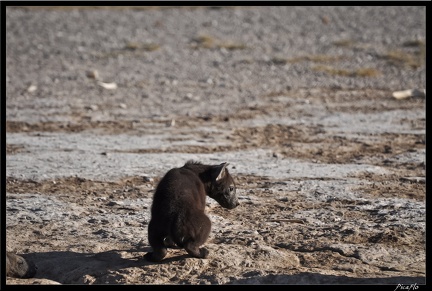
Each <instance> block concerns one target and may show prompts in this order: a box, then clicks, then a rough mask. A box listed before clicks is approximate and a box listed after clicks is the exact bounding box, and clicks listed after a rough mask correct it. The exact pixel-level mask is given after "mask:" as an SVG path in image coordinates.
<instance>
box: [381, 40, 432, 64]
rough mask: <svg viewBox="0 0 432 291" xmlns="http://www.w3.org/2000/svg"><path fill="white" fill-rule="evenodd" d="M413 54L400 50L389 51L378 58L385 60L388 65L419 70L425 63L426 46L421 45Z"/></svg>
mask: <svg viewBox="0 0 432 291" xmlns="http://www.w3.org/2000/svg"><path fill="white" fill-rule="evenodd" d="M418 49H419V50H418V51H417V52H415V53H409V52H405V51H401V50H391V51H389V52H387V53H386V54H383V55H380V56H379V57H380V58H382V59H384V60H386V61H387V62H388V63H389V64H390V65H393V66H401V67H410V68H413V69H417V68H420V67H421V66H423V65H424V64H425V61H426V46H425V45H421V46H419V47H418Z"/></svg>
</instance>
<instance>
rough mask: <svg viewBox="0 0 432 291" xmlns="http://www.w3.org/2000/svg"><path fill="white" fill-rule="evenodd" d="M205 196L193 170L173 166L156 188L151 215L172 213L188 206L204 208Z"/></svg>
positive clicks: (201, 184) (202, 186)
mask: <svg viewBox="0 0 432 291" xmlns="http://www.w3.org/2000/svg"><path fill="white" fill-rule="evenodd" d="M205 198H206V196H205V189H204V185H203V183H202V182H201V180H200V179H199V177H198V176H197V175H196V174H195V173H194V172H192V171H191V170H189V169H185V168H174V169H171V170H169V171H168V172H167V173H166V175H165V176H164V177H163V178H162V180H161V181H160V182H159V184H158V186H157V188H156V191H155V194H154V197H153V205H152V215H154V216H161V215H162V216H163V215H173V214H175V213H178V212H181V211H184V210H185V209H188V208H190V207H192V208H197V209H204V207H205ZM161 209H164V211H161Z"/></svg>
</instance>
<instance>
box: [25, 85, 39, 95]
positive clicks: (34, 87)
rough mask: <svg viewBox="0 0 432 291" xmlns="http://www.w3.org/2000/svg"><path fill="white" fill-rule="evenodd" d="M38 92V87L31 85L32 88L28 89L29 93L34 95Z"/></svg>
mask: <svg viewBox="0 0 432 291" xmlns="http://www.w3.org/2000/svg"><path fill="white" fill-rule="evenodd" d="M36 90H37V86H36V85H30V87H28V88H27V92H29V93H32V92H34V91H36Z"/></svg>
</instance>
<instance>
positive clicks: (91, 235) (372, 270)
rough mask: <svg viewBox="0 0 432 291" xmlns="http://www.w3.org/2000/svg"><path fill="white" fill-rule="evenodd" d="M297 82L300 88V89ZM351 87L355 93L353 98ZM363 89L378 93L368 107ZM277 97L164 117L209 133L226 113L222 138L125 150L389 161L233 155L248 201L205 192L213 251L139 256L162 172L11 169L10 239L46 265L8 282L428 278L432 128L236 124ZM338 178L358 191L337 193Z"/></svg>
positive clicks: (418, 105)
mask: <svg viewBox="0 0 432 291" xmlns="http://www.w3.org/2000/svg"><path fill="white" fill-rule="evenodd" d="M289 94H290V95H292V96H298V97H297V98H299V99H300V100H304V99H303V98H304V96H301V95H302V94H304V92H303V93H300V92H291V93H289ZM313 95H314V96H315V97H313V96H312V95H309V97H308V100H309V101H310V102H312V103H314V104H317V105H319V106H322V109H323V110H325V108H328V110H329V111H331V112H334V111H337V112H341V111H343V112H353V111H356V112H357V111H361V112H363V113H370V112H373V113H379V112H383V111H388V110H396V109H397V110H411V109H421V110H422V109H423V107H424V99H410V100H403V101H401V100H395V99H392V97H390V96H388V95H387V94H385V93H384V92H380V91H375V90H370V91H362V92H351V91H349V92H341V91H339V92H338V91H335V92H324V91H323V92H320V94H313ZM331 96H333V97H331ZM334 96H339V97H334ZM326 97H327V98H326ZM352 99H354V100H355V101H354V102H350V101H349V100H352ZM264 100H270V99H268V98H267V97H265V98H264ZM272 100H274V99H272ZM360 101H365V102H367V103H369V102H374V103H377V104H381V105H380V106H376V107H373V108H370V107H368V106H365V107H362V106H359V105H358V104H359V102H360ZM341 104H343V105H341ZM289 108H290V107H286V108H283V110H284V111H285V112H286V111H287V110H288V113H289V114H298V112H299V110H298V108H297V109H295V110H294V111H293V112H290V109H289ZM330 108H331V109H330ZM281 109H282V107H281V106H278V104H277V103H275V102H267V103H263V105H262V106H257V107H254V108H245V109H244V110H243V111H242V112H240V113H239V114H237V115H235V116H229V117H227V116H215V117H209V118H205V119H202V118H199V119H194V118H186V117H185V118H183V119H182V118H179V119H178V121H177V122H176V124H175V126H168V127H166V128H165V129H164V130H163V131H164V132H168V133H170V132H172V135H171V136H178V135H179V132H181V131H185V132H188V134H189V135H191V134H193V135H192V136H194V138H195V140H199V139H202V138H205V136H206V135H207V134H208V133H206V132H202V131H200V130H195V129H194V128H198V126H199V124H201V125H202V124H203V123H205V124H206V125H208V126H206V128H207V129H212V130H213V131H214V132H216V133H217V129H218V128H224V129H226V128H227V124H228V128H230V131H231V134H229V135H228V136H225V137H223V136H220V137H215V134H213V135H212V138H216V139H222V138H225V139H226V145H223V146H215V147H209V146H206V145H202V146H184V147H181V146H180V147H179V146H176V147H173V148H170V147H168V148H164V149H161V148H159V149H157V148H153V149H148V150H146V149H142V150H140V149H137V150H130V151H129V152H133V153H138V154H142V153H148V152H150V153H209V152H211V153H213V152H215V151H216V152H218V154H220V155H223V153H224V152H225V151H247V150H253V149H255V148H260V149H269V150H270V152H271V153H272V155H271V156H269V157H267V159H272V160H275V161H278V160H284V159H295V160H300V161H313V163H314V164H316V165H317V166H319V165H326V164H333V165H336V166H337V167H344V165H345V164H366V163H367V164H368V165H371V166H376V167H379V168H380V169H382V171H378V172H374V171H359V172H357V173H353V174H350V175H348V176H347V177H346V178H337V177H333V178H332V177H320V175H317V177H315V178H308V177H293V178H282V179H277V178H273V177H271V176H267V175H266V176H257V175H253V174H242V173H238V174H236V171H235V166H236V162H235V163H232V166H233V167H234V169H233V170H231V172H233V175H234V177H235V180H236V184H237V188H238V193H239V195H240V202H241V205H240V206H239V207H237V208H235V209H233V210H225V209H223V208H221V207H220V206H218V205H217V204H216V203H215V202H212V201H209V203H208V209H207V211H208V214H209V215H210V217H211V219H212V221H213V231H212V234H211V238H210V239H209V241H208V242H207V244H206V246H207V247H208V248H209V250H210V251H211V253H210V257H209V258H208V259H194V258H189V257H187V256H186V255H185V252H184V251H182V250H172V251H170V252H169V256H168V259H167V260H166V261H165V262H163V263H160V264H154V263H149V262H147V261H145V260H144V259H143V255H144V253H145V252H146V251H148V250H149V247H148V243H147V241H146V238H145V237H146V227H147V224H148V214H147V216H144V218H143V216H142V215H143V214H144V213H146V212H148V209H149V206H150V202H151V198H152V193H153V190H154V187H155V186H156V184H157V182H158V179H159V178H160V176H156V177H148V176H143V175H140V174H139V173H137V175H136V176H128V177H124V178H121V179H117V180H110V181H103V180H97V179H87V178H83V177H80V176H79V175H77V176H75V177H64V178H58V179H48V180H40V181H36V180H31V179H17V178H12V177H7V180H6V188H7V200H6V206H7V208H6V211H7V215H8V217H10V216H12V215H13V216H15V218H14V219H12V218H11V219H10V221H11V223H9V224H8V225H7V243H8V246H9V247H10V249H12V250H15V251H17V252H18V253H20V254H24V256H25V257H26V258H29V259H31V260H33V261H35V262H36V264H37V266H38V273H37V275H36V278H38V279H26V280H24V279H11V278H8V279H7V283H8V284H22V283H24V284H25V283H32V282H38V280H42V279H43V281H42V282H45V281H44V280H52V281H55V282H59V283H62V284H225V283H227V284H323V283H328V284H339V283H340V284H357V283H358V284H369V283H371V284H374V283H378V284H386V283H388V284H399V283H405V284H408V283H417V284H421V283H425V264H426V260H425V246H426V244H425V162H424V161H421V158H420V160H418V161H416V159H409V158H408V159H407V158H404V155H410V154H412V153H419V152H420V153H421V155H424V154H425V152H424V150H425V134H411V133H382V134H373V135H371V134H365V135H357V136H356V137H349V136H335V135H333V134H332V133H331V132H328V130H327V129H326V128H325V127H323V126H319V125H318V126H317V125H304V126H298V125H296V126H289V125H281V124H268V125H266V126H251V127H241V126H236V125H235V124H237V122H240V121H241V122H243V121H248V119H249V118H257V117H259V116H260V115H262V116H264V117H265V116H269V115H272V116H273V115H274V114H276V115H277V113H278V111H279V110H281ZM400 122H402V123H408V124H409V127H412V128H413V129H415V130H417V129H422V130H423V129H424V128H425V119H424V117H419V118H416V119H413V120H404V118H401V119H400ZM135 130H136V129H134V128H133V127H132V126H131V125H130V124H127V123H126V122H116V121H112V122H106V123H91V122H88V123H85V122H83V123H79V126H78V125H76V126H74V125H71V126H69V127H68V126H66V127H65V126H64V125H63V124H61V123H55V122H53V123H49V124H47V123H34V124H21V123H14V122H7V131H8V133H9V132H14V133H18V132H21V133H23V132H24V133H26V134H36V132H37V134H42V135H43V134H44V133H45V132H51V133H52V132H59V133H62V134H68V133H70V132H79V131H102V132H103V134H107V135H111V134H113V135H115V134H116V133H118V132H122V133H126V134H131V135H132V134H134V131H135ZM180 135H181V134H180ZM168 136H170V135H168ZM189 138H190V137H188V139H189ZM26 151H27V149H26V147H25V146H20V145H17V144H9V143H8V144H7V155H20V154H21V153H23V152H26ZM111 154H113V153H105V152H102V153H100V155H108V156H109V155H111ZM312 165H313V164H312ZM176 166H179V165H176ZM119 170H120V169H119ZM340 191H342V192H347V193H351V194H341V195H338V194H339V192H340ZM23 199H24V200H29V201H28V202H27V203H26V202H23ZM51 211H55V212H57V213H54V214H53V213H50V212H51ZM12 221H13V222H16V223H12Z"/></svg>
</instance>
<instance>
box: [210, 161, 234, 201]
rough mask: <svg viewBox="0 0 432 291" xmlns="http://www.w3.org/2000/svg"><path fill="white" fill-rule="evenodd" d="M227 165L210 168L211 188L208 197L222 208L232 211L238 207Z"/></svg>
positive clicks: (232, 180)
mask: <svg viewBox="0 0 432 291" xmlns="http://www.w3.org/2000/svg"><path fill="white" fill-rule="evenodd" d="M227 166H228V163H222V164H220V165H217V166H212V167H211V169H210V171H211V187H210V191H209V193H208V196H210V197H211V198H213V199H214V200H216V201H217V202H218V203H219V204H220V205H221V206H222V207H224V208H228V209H233V208H235V207H237V206H238V205H239V202H238V198H237V195H236V186H235V183H234V179H233V178H232V177H231V175H230V173H229V172H228V169H227Z"/></svg>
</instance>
